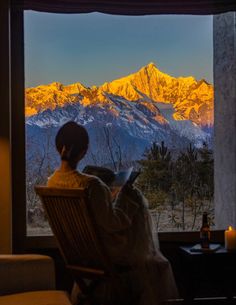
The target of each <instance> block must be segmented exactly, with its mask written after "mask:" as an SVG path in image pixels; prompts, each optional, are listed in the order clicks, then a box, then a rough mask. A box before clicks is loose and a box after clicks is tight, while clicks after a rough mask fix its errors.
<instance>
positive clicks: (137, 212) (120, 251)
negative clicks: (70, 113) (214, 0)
mask: <svg viewBox="0 0 236 305" xmlns="http://www.w3.org/2000/svg"><path fill="white" fill-rule="evenodd" d="M55 144H56V148H57V151H58V153H59V154H60V156H61V164H60V167H59V169H57V170H55V172H54V173H53V174H52V176H51V177H49V179H48V183H47V185H48V186H49V187H58V188H82V189H87V190H88V194H89V199H90V203H91V206H90V208H91V210H92V212H93V215H94V218H95V222H96V226H97V231H98V234H99V235H100V238H101V240H102V242H103V244H104V246H105V248H106V250H107V253H108V254H109V256H110V258H111V260H112V262H113V263H114V264H121V265H122V264H129V265H130V266H131V267H133V268H132V271H131V275H130V278H131V279H132V280H131V282H132V287H135V288H137V291H139V292H140V291H142V293H141V297H140V302H139V303H136V304H137V305H138V304H140V305H147V304H148V305H157V304H160V301H161V300H163V299H166V298H175V297H176V296H177V289H176V286H175V282H174V278H173V274H172V270H171V267H170V264H169V262H168V261H167V260H166V259H165V258H164V257H163V256H162V255H161V253H160V251H159V252H158V251H156V250H155V247H154V245H153V244H152V246H151V248H150V251H149V250H148V251H147V248H149V246H150V245H149V242H147V241H145V243H146V245H145V246H144V247H143V248H142V246H141V247H140V243H137V240H138V238H139V237H138V235H136V238H135V230H136V229H135V223H136V224H137V222H138V224H139V227H140V225H141V226H142V224H143V225H145V224H144V222H143V223H142V222H140V221H138V219H139V216H141V218H145V217H146V211H147V209H146V208H145V205H146V203H145V200H144V198H143V196H142V194H141V193H140V192H139V191H138V190H136V189H135V188H132V187H131V186H129V185H127V186H126V187H124V188H123V189H122V192H121V193H120V194H119V196H118V198H117V200H116V201H115V202H113V199H112V194H111V191H110V189H109V187H108V186H107V185H106V184H105V183H104V182H103V181H102V180H101V179H99V178H98V177H95V176H92V175H88V174H85V173H81V172H79V171H78V170H77V169H76V168H77V165H78V163H79V162H80V161H81V160H82V159H83V157H84V156H85V154H86V152H87V149H88V145H89V136H88V133H87V131H86V129H85V128H84V127H83V126H81V125H78V124H77V123H75V122H68V123H66V124H64V125H63V126H62V127H61V128H60V129H59V131H58V133H57V135H56V139H55ZM142 231H143V230H142V228H141V227H140V230H139V232H136V233H137V234H141V235H142V234H143V232H142ZM141 235H140V236H141ZM142 236H144V237H145V236H147V235H145V234H144V235H142ZM131 239H133V241H134V243H133V244H131ZM144 239H145V238H142V241H143V242H144ZM132 245H133V246H134V247H133V249H131V247H132ZM137 246H138V248H137ZM135 247H136V249H135ZM140 249H142V251H141V252H140ZM135 250H136V251H135ZM137 251H139V255H135V254H137ZM158 260H159V262H158ZM163 262H164V263H163ZM154 266H155V268H153V267H154ZM163 266H165V267H164V269H165V270H166V271H165V272H163V271H162V270H164V269H163ZM154 269H155V270H154ZM162 283H163V284H162ZM162 285H165V286H168V287H166V290H165V289H164V288H163V287H161V286H162ZM168 288H169V289H168ZM164 291H165V292H164ZM162 292H163V293H162Z"/></svg>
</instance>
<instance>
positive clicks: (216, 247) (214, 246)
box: [190, 244, 221, 252]
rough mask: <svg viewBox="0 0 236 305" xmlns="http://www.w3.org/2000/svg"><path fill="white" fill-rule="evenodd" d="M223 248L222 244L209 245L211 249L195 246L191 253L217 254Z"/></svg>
mask: <svg viewBox="0 0 236 305" xmlns="http://www.w3.org/2000/svg"><path fill="white" fill-rule="evenodd" d="M220 248H221V245H220V244H209V248H202V246H201V245H200V244H196V245H194V246H193V247H192V248H191V249H190V251H191V252H215V251H217V250H219V249H220Z"/></svg>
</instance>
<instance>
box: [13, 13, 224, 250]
mask: <svg viewBox="0 0 236 305" xmlns="http://www.w3.org/2000/svg"><path fill="white" fill-rule="evenodd" d="M10 20H11V24H10V25H11V35H10V37H11V41H10V44H11V54H10V55H11V140H12V224H13V225H12V240H13V253H20V252H24V251H25V250H27V249H39V248H40V249H42V248H55V247H56V241H55V238H54V236H27V230H26V225H27V224H26V220H27V219H26V192H25V189H26V188H25V187H26V179H25V178H26V174H25V169H26V160H25V142H26V140H25V101H24V90H25V85H24V10H23V9H20V8H12V9H11V18H10ZM212 237H213V238H212V240H214V241H216V242H223V240H224V238H223V231H222V230H219V231H213V232H212ZM159 240H160V242H161V243H165V242H167V243H170V242H171V243H172V242H173V243H191V242H192V243H194V242H198V241H199V234H198V232H160V233H159Z"/></svg>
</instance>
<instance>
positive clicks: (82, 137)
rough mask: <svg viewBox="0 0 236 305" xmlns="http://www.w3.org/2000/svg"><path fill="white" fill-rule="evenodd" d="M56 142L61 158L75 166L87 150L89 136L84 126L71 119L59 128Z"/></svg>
mask: <svg viewBox="0 0 236 305" xmlns="http://www.w3.org/2000/svg"><path fill="white" fill-rule="evenodd" d="M55 144H56V148H57V151H58V153H59V154H60V156H61V160H62V161H67V162H68V164H69V165H70V167H72V168H75V167H76V166H77V163H78V162H79V161H80V160H81V159H82V158H83V157H84V155H85V154H86V152H87V149H88V144H89V136H88V133H87V131H86V129H85V128H84V127H83V126H81V125H79V124H77V123H75V122H72V121H71V122H67V123H66V124H64V125H63V126H62V127H61V128H60V129H59V130H58V132H57V135H56V139H55Z"/></svg>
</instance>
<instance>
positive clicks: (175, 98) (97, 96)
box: [26, 63, 214, 126]
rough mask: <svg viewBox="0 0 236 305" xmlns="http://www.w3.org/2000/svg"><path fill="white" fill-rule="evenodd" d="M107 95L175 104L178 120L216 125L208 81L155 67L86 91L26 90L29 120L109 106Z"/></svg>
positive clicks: (74, 86)
mask: <svg viewBox="0 0 236 305" xmlns="http://www.w3.org/2000/svg"><path fill="white" fill-rule="evenodd" d="M104 92H106V93H110V94H112V95H116V96H119V97H123V98H124V99H126V100H128V101H131V102H132V101H137V100H139V99H140V93H141V94H144V95H145V96H146V97H148V98H149V99H151V100H152V101H155V102H163V103H169V104H172V105H173V107H174V109H175V113H174V118H175V120H183V119H184V120H191V121H192V122H194V123H196V124H197V125H199V126H209V125H213V112H214V110H213V108H214V103H213V86H212V85H211V84H208V83H207V82H206V81H205V80H200V81H197V80H196V79H195V78H193V77H192V76H190V77H178V78H175V77H172V76H169V75H168V74H165V73H163V72H161V71H160V70H159V69H158V68H157V67H156V66H155V64H153V63H150V64H148V65H147V66H145V67H143V68H141V69H140V70H139V71H138V72H136V73H134V74H130V75H128V76H126V77H123V78H120V79H117V80H114V81H112V82H108V83H104V84H103V85H101V86H99V87H97V86H93V87H91V88H86V87H85V86H84V85H82V84H80V83H75V84H72V85H67V86H64V85H63V84H60V83H52V84H49V85H41V86H38V87H35V88H28V89H26V116H31V115H34V114H38V113H39V112H42V111H44V110H47V109H51V110H53V109H55V108H56V107H57V106H59V107H63V106H64V105H67V104H73V103H77V102H80V104H81V105H83V106H85V107H86V106H90V105H96V104H106V103H107V102H108V101H107V98H106V96H105V95H104Z"/></svg>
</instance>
